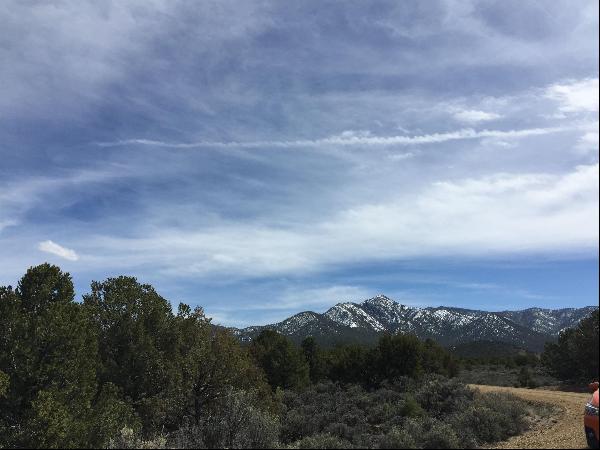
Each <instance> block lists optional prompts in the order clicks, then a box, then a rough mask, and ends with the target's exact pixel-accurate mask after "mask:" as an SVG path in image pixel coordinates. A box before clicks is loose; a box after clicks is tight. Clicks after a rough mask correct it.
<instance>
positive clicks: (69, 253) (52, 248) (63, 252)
mask: <svg viewBox="0 0 600 450" xmlns="http://www.w3.org/2000/svg"><path fill="white" fill-rule="evenodd" d="M38 249H39V250H41V251H43V252H46V253H52V254H53V255H56V256H60V257H61V258H63V259H67V260H69V261H77V260H78V259H79V255H78V254H77V253H76V252H75V250H72V249H70V248H66V247H63V246H62V245H59V244H57V243H56V242H53V241H51V240H47V241H43V242H40V243H39V244H38Z"/></svg>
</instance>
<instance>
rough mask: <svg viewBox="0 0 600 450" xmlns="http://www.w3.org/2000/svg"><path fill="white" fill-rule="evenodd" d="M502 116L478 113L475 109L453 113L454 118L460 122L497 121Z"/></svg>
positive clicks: (491, 113) (483, 112)
mask: <svg viewBox="0 0 600 450" xmlns="http://www.w3.org/2000/svg"><path fill="white" fill-rule="evenodd" d="M501 117H502V116H501V115H500V114H496V113H493V112H485V111H478V110H476V109H469V110H462V111H457V112H455V113H454V118H455V119H457V120H459V121H461V122H471V123H476V122H486V121H488V120H495V119H499V118H501Z"/></svg>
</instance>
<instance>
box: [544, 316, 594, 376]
mask: <svg viewBox="0 0 600 450" xmlns="http://www.w3.org/2000/svg"><path fill="white" fill-rule="evenodd" d="M598 325H599V317H598V310H596V311H594V312H592V314H590V316H588V317H586V318H585V319H583V320H582V321H581V322H579V324H578V325H577V326H576V327H575V328H569V329H566V330H564V331H562V332H561V333H560V335H559V337H558V342H556V343H548V344H546V346H545V348H544V353H543V354H542V364H544V366H545V367H546V368H547V369H548V370H549V372H550V373H551V374H552V375H554V376H555V377H557V378H559V379H561V380H564V381H574V382H587V383H589V382H590V381H591V380H597V379H598V366H599V356H598V355H599V348H598V342H599V333H598Z"/></svg>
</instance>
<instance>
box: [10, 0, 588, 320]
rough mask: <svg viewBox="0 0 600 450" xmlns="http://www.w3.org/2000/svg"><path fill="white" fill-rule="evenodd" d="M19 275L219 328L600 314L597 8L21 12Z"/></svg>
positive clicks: (13, 164) (15, 212) (32, 8)
mask: <svg viewBox="0 0 600 450" xmlns="http://www.w3.org/2000/svg"><path fill="white" fill-rule="evenodd" d="M0 27H1V28H2V30H3V31H2V33H1V34H0V59H1V61H2V64H1V65H0V86H2V94H1V95H0V248H1V249H2V251H0V284H13V285H14V284H15V283H16V281H17V280H18V278H19V277H20V276H21V275H22V274H23V273H24V272H25V270H26V269H27V268H28V267H29V266H31V265H35V264H39V263H42V262H45V261H48V262H52V263H55V264H58V265H60V266H61V267H62V268H63V269H64V270H67V271H69V272H70V273H71V274H72V275H73V278H74V280H75V283H76V287H77V291H78V294H79V295H81V294H83V293H85V292H87V291H88V289H89V283H90V281H91V280H102V279H105V278H107V277H109V276H115V275H121V274H128V275H134V276H137V277H138V278H139V279H140V281H143V282H147V283H150V284H153V285H154V286H155V287H156V288H157V289H158V291H159V292H160V293H161V294H163V295H164V296H165V297H166V298H168V299H169V300H171V301H172V302H173V303H175V304H176V303H178V302H179V301H183V302H187V303H190V304H192V305H200V306H203V307H204V308H205V310H206V312H207V314H208V315H209V316H212V317H214V320H215V322H218V323H224V324H227V325H238V326H242V325H247V324H262V323H269V322H272V321H276V320H280V319H283V318H285V317H287V316H289V315H291V314H293V313H295V312H298V311H302V310H306V309H312V310H315V311H323V310H324V309H326V308H327V307H329V306H331V305H332V304H334V303H336V302H339V301H348V300H356V301H358V300H361V299H364V298H368V297H370V296H373V295H375V294H378V293H385V294H387V295H388V296H390V297H392V298H394V299H396V300H398V301H400V302H402V303H405V304H409V305H415V306H425V305H442V304H443V305H452V306H461V307H467V308H469V307H471V308H481V309H489V310H501V309H520V308H525V307H529V306H543V307H570V306H584V305H590V304H597V303H598V210H599V208H598V4H597V2H596V1H573V0H568V1H567V0H565V1H552V2H546V1H533V0H531V1H506V0H502V1H473V2H470V1H460V2H458V1H439V2H438V1H428V2H422V1H412V2H411V1H404V2H395V1H390V2H385V1H383V2H382V1H372V2H362V1H356V2H329V1H315V2H310V1H307V2H295V3H294V4H292V3H290V2H268V1H260V2H250V1H248V2H246V1H244V2H242V1H235V2H229V1H223V0H219V1H215V2H210V1H206V2H177V1H158V0H157V1H147V0H144V1H127V2H126V1H119V2H109V1H106V2H79V1H77V2H75V1H72V2H61V1H54V2H35V3H32V2H20V1H15V2H11V1H8V2H2V5H0Z"/></svg>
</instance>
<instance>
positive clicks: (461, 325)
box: [232, 295, 597, 351]
mask: <svg viewBox="0 0 600 450" xmlns="http://www.w3.org/2000/svg"><path fill="white" fill-rule="evenodd" d="M596 308H597V307H593V306H589V307H585V308H566V309H557V310H551V309H540V308H529V309H525V310H521V311H501V312H488V311H478V310H470V309H461V308H451V307H444V306H441V307H436V308H431V307H430V308H415V307H410V306H405V305H401V304H399V303H397V302H395V301H394V300H392V299H390V298H388V297H386V296H385V295H378V296H376V297H373V298H370V299H368V300H365V301H363V302H361V303H353V302H345V303H338V304H337V305H335V306H333V307H332V308H330V309H328V310H327V311H326V312H325V313H323V314H318V313H315V312H312V311H306V312H302V313H299V314H296V315H294V316H292V317H290V318H288V319H286V320H284V321H282V322H279V323H275V324H272V325H265V326H255V327H248V328H244V329H232V331H233V332H234V333H235V334H236V335H237V336H238V337H239V338H240V339H242V340H243V341H249V340H251V339H252V338H253V337H254V336H256V335H257V334H258V333H260V331H261V330H263V329H265V328H269V329H274V330H276V331H278V332H279V333H282V334H284V335H286V336H289V337H290V338H291V339H292V340H294V341H296V342H299V341H301V340H302V339H304V338H305V337H307V336H313V337H315V339H317V340H318V341H320V342H321V343H322V344H324V345H333V344H335V343H338V342H339V343H341V342H361V343H371V342H374V341H375V340H376V339H377V337H378V336H379V335H380V334H381V333H383V332H390V333H396V332H402V333H414V334H416V335H417V336H419V337H420V338H433V339H435V340H436V341H438V342H439V343H441V344H443V345H448V346H451V345H457V344H463V343H467V342H473V341H494V342H503V343H507V344H510V345H513V346H517V347H520V348H525V349H529V350H535V351H539V350H541V349H543V346H544V343H545V342H546V341H549V340H553V339H555V338H556V337H557V336H558V333H559V332H560V331H561V330H563V329H565V328H569V327H573V326H575V325H576V324H577V323H578V322H579V321H580V320H581V319H582V318H584V317H585V316H587V315H588V314H590V313H591V312H592V311H593V310H594V309H596Z"/></svg>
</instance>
